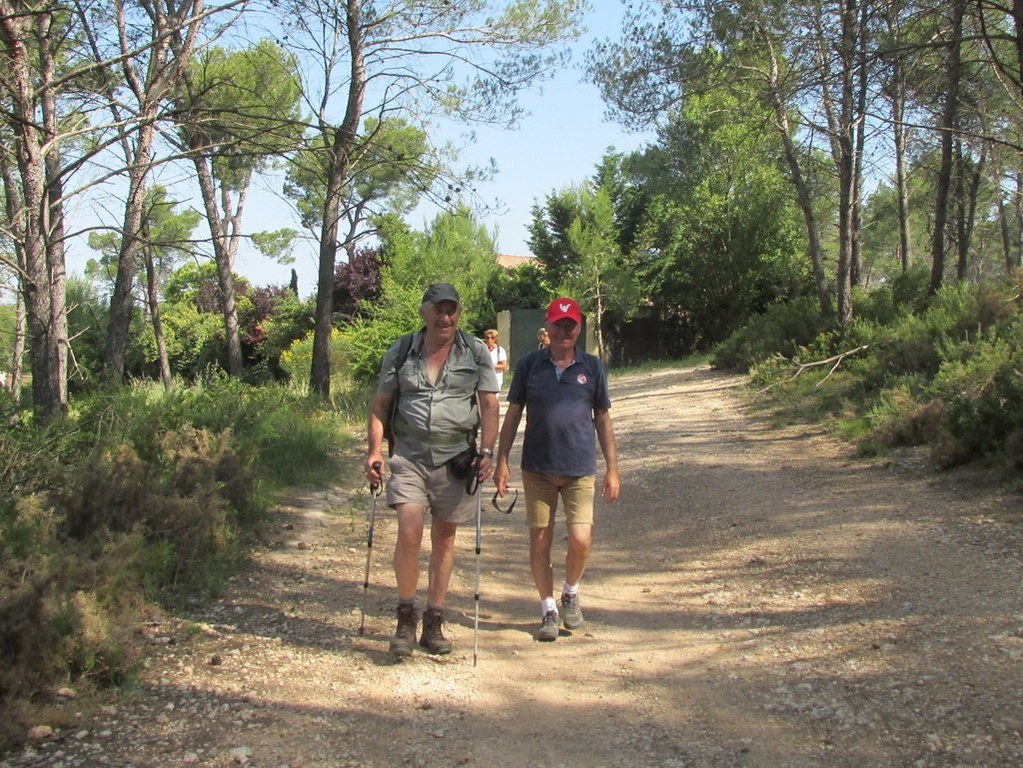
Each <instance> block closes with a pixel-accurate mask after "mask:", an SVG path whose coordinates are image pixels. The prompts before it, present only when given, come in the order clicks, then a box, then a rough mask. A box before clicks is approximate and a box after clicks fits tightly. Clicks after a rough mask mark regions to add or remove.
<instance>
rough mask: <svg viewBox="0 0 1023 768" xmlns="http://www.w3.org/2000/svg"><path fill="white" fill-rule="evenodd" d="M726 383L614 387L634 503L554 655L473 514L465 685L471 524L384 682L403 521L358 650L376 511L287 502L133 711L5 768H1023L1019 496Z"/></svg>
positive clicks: (518, 557) (506, 537) (163, 629)
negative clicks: (444, 607) (858, 439)
mask: <svg viewBox="0 0 1023 768" xmlns="http://www.w3.org/2000/svg"><path fill="white" fill-rule="evenodd" d="M741 386H742V380H741V379H739V378H736V377H732V376H727V375H724V374H721V373H718V372H715V371H713V370H710V369H708V368H706V367H697V368H680V369H675V370H664V371H658V372H654V373H637V374H631V375H628V376H621V377H616V378H614V379H613V380H612V397H613V400H614V408H613V411H612V413H613V417H614V421H615V427H616V431H617V434H618V441H619V453H620V455H621V462H622V475H623V495H622V498H621V499H620V500H619V502H618V503H617V504H614V505H610V506H608V505H598V513H597V514H598V518H597V519H598V522H597V528H596V544H595V550H594V554H593V557H592V560H591V565H590V568H589V570H588V572H587V574H586V578H585V579H584V582H583V593H582V600H583V608H584V611H585V613H586V618H587V622H586V624H585V625H584V626H583V627H582V628H580V629H578V630H575V631H574V632H572V633H571V634H569V633H567V632H564V631H563V633H562V636H561V637H560V638H559V639H558V641H557V642H554V643H545V644H541V643H536V642H534V641H533V639H532V634H533V631H534V630H535V628H536V626H537V622H538V618H539V606H538V602H537V598H536V595H535V593H534V590H533V587H532V583H531V580H530V577H529V571H528V563H527V559H528V558H527V546H526V533H525V528H524V524H523V520H522V516H521V509H517V510H516V512H515V514H514V515H513V516H511V517H506V516H504V515H501V514H499V513H497V512H495V511H493V510H492V509H491V508H490V506H489V495H490V493H489V492H488V493H486V494H485V496H484V498H485V502H484V503H485V507H484V508H485V510H486V511H485V516H484V526H483V556H482V585H481V614H480V625H479V634H478V657H477V663H476V665H474V664H473V648H474V642H473V640H474V631H473V623H474V600H473V595H474V574H475V570H474V566H475V556H474V552H473V549H474V544H475V541H474V532H473V530H472V529H471V527H470V528H466V529H465V530H464V531H463V532H462V533H460V538H459V551H458V563H457V566H456V574H455V577H454V579H453V584H452V590H451V593H450V595H449V601H448V613H449V616H448V618H449V627H448V632H447V633H448V636H449V637H450V638H451V639H453V641H454V642H455V645H456V650H455V652H454V653H453V654H452V655H450V656H447V657H442V658H440V659H433V658H430V657H428V656H425V655H422V654H417V655H416V656H415V657H414V658H412V659H411V660H408V661H406V662H402V663H395V662H393V661H392V660H391V659H390V658H389V657H388V656H387V654H386V647H387V638H388V636H389V635H390V633H391V632H392V631H393V619H392V616H393V607H394V600H395V598H394V588H393V575H392V574H391V572H390V554H391V550H392V548H393V543H394V533H395V527H394V519H393V514H392V513H390V510H387V509H386V508H384V507H383V505H382V504H381V505H380V507H378V510H377V512H378V514H377V523H376V530H375V537H374V548H373V563H372V572H371V577H370V584H371V586H370V589H369V591H368V600H367V611H366V631H365V634H364V635H363V636H361V637H360V636H359V635H358V628H359V623H360V606H361V604H362V601H363V597H364V592H363V575H364V569H365V564H366V552H367V548H366V515H367V511H368V509H369V497H368V495H367V489H365V488H355V489H349V488H343V487H338V488H330V489H320V490H316V491H310V492H308V493H298V492H296V493H295V494H294V495H293V496H292V497H291V498H290V499H289V500H288V503H287V504H285V505H283V506H282V508H281V509H280V511H279V513H278V518H277V519H276V520H275V523H274V540H275V543H274V546H272V547H270V548H268V549H267V550H265V551H263V552H260V553H259V554H258V555H257V557H256V560H255V563H254V567H253V568H252V569H251V571H250V572H248V573H246V574H245V575H244V576H242V577H240V578H238V579H236V580H235V582H234V583H233V584H232V588H231V589H230V591H229V593H228V594H227V595H226V596H225V597H224V599H223V600H222V601H220V602H219V603H218V604H216V605H215V606H212V607H211V608H210V609H208V610H206V611H204V612H202V613H201V614H200V615H197V616H194V617H190V618H189V619H188V620H177V619H175V620H167V621H165V622H162V623H159V624H154V625H153V626H151V627H148V628H147V638H148V642H149V643H150V647H151V649H152V651H151V653H150V654H149V656H148V661H147V669H146V672H145V677H144V684H143V685H142V686H141V687H140V688H139V689H137V690H135V691H134V692H133V693H131V694H130V695H128V696H125V697H122V698H121V699H119V700H117V701H112V702H111V703H110V704H109V705H108V706H106V707H104V708H103V709H102V710H100V711H98V712H96V713H90V714H82V715H81V716H80V717H78V718H77V721H76V722H75V724H74V725H73V727H70V728H68V729H65V730H63V731H59V732H58V733H56V734H55V735H54V736H53V737H52V738H50V739H48V740H44V741H41V742H40V743H38V744H36V745H34V746H33V747H32V748H30V749H27V750H25V751H23V752H20V753H18V754H15V755H10V756H8V757H7V758H6V759H3V760H2V761H0V766H3V768H14V767H15V766H24V765H41V766H55V767H56V766H62V767H63V766H67V767H70V766H93V765H106V766H135V767H136V768H142V767H144V766H145V767H148V766H152V767H153V768H156V767H157V766H159V767H161V768H163V767H164V766H197V765H198V766H231V765H249V766H275V767H277V768H282V767H284V766H288V767H290V768H299V767H306V766H317V767H319V766H324V767H326V766H331V767H332V768H342V767H347V766H365V767H369V766H424V767H425V766H430V767H432V766H463V765H465V766H498V765H500V766H502V768H526V766H532V767H538V768H554V767H555V766H565V767H566V768H576V767H578V768H595V767H600V766H608V767H609V768H610V767H611V766H614V767H615V768H633V767H635V768H640V767H643V768H647V767H649V766H663V767H665V768H682V767H683V766H685V767H689V766H692V767H700V768H704V767H705V768H711V767H712V766H713V767H714V768H722V767H724V768H727V767H729V766H771V767H780V766H850V767H853V766H855V768H864V767H866V766H878V767H880V766H1017V765H1021V764H1023V697H1021V695H1020V694H1021V691H1023V589H1021V587H1023V561H1021V552H1023V548H1021V544H1023V532H1021V520H1023V504H1021V500H1020V498H1019V497H1018V496H1015V495H1012V494H1010V493H1008V492H1006V491H1004V490H1001V489H998V488H995V487H992V486H989V485H986V484H983V483H973V482H971V480H970V476H969V475H968V474H965V473H959V474H946V475H935V474H933V473H931V472H929V471H928V470H927V469H926V467H925V466H923V462H920V461H915V460H914V457H913V456H912V455H907V456H906V457H903V458H902V459H898V460H891V461H887V462H884V463H868V462H864V461H861V460H857V459H854V458H853V457H852V456H851V453H850V449H849V448H848V446H845V445H842V444H840V443H838V442H837V441H835V440H834V439H833V438H831V437H828V436H826V435H825V434H824V433H823V432H821V431H820V430H817V429H808V428H804V427H788V428H774V427H772V426H770V425H769V424H768V423H767V422H766V421H765V420H763V419H761V418H760V417H757V416H755V415H751V414H749V413H747V412H746V411H745V409H744V408H743V407H742V400H741ZM515 479H516V476H515V475H514V474H513V481H514V480H515ZM520 507H521V504H520ZM427 546H428V544H427ZM563 553H564V549H563V543H562V544H561V546H560V547H559V546H557V545H556V548H555V555H556V558H557V559H560V558H561V557H563ZM424 557H425V554H424ZM562 572H563V571H562V568H561V566H560V564H558V563H557V562H556V568H555V576H556V579H559V580H560V577H561V575H562ZM65 706H66V707H67V708H68V710H69V713H71V714H70V715H69V717H70V719H72V720H75V717H74V715H73V711H74V709H75V707H76V702H75V700H74V699H70V700H68V702H67V704H66V705H65Z"/></svg>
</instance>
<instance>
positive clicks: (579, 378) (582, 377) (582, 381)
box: [575, 373, 589, 384]
mask: <svg viewBox="0 0 1023 768" xmlns="http://www.w3.org/2000/svg"><path fill="white" fill-rule="evenodd" d="M575 380H576V383H577V384H585V383H586V382H587V381H589V379H587V378H586V374H585V373H580V374H579V375H578V376H576V377H575Z"/></svg>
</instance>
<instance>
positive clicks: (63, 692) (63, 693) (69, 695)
mask: <svg viewBox="0 0 1023 768" xmlns="http://www.w3.org/2000/svg"><path fill="white" fill-rule="evenodd" d="M77 695H78V694H77V693H75V692H74V690H73V689H72V688H58V689H57V698H60V699H73V698H75V697H76V696H77Z"/></svg>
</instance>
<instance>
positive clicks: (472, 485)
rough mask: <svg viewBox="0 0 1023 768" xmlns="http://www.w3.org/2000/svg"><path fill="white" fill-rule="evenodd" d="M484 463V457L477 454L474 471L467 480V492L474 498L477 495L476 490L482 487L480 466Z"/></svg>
mask: <svg viewBox="0 0 1023 768" xmlns="http://www.w3.org/2000/svg"><path fill="white" fill-rule="evenodd" d="M482 463H483V455H482V454H479V453H478V454H476V458H474V459H473V460H472V471H471V472H469V476H468V477H467V478H465V492H466V493H467V494H468V495H469V496H472V495H473V494H474V493H476V489H477V488H479V486H480V464H482Z"/></svg>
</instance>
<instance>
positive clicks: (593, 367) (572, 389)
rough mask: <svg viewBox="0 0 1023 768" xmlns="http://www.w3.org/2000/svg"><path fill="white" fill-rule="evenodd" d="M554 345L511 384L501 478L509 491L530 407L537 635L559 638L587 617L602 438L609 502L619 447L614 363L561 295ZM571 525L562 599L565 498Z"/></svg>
mask: <svg viewBox="0 0 1023 768" xmlns="http://www.w3.org/2000/svg"><path fill="white" fill-rule="evenodd" d="M546 328H547V332H548V333H549V334H550V346H548V347H546V348H542V349H538V350H535V351H533V352H530V353H528V354H527V355H525V356H524V357H523V358H522V359H521V360H520V361H519V362H518V364H517V365H516V366H515V373H514V374H513V376H512V382H511V387H510V389H509V390H508V410H507V412H506V414H505V417H504V425H503V426H502V427H501V436H500V442H499V444H498V451H497V467H496V469H495V473H494V483H495V484H496V486H497V493H498V495H500V496H504V495H505V493H506V492H507V490H508V476H509V468H508V454H509V453H510V452H511V448H512V444H513V443H514V442H515V434H516V432H517V431H518V427H519V421H520V420H521V418H522V413H523V411H524V410H528V412H529V416H528V418H527V419H526V433H525V436H524V438H523V443H522V485H523V488H524V490H525V496H526V518H527V521H528V523H529V565H530V570H531V571H532V573H533V582H534V583H535V584H536V588H537V591H538V592H539V593H540V616H541V619H540V629H539V630H538V631H537V633H536V639H537V640H540V641H547V642H549V641H551V640H556V639H557V638H558V635H559V634H560V624H561V623H562V622H564V626H565V628H566V629H576V628H577V627H579V626H581V625H582V623H583V614H582V610H581V608H580V606H579V582H580V580H581V579H582V576H583V571H585V570H586V561H587V560H588V559H589V556H590V549H591V547H592V544H593V498H594V493H595V491H596V475H597V447H596V444H597V442H599V443H600V450H601V452H602V453H603V455H604V485H603V487H602V489H601V493H602V495H603V496H604V498H605V499H607V501H608V502H614V501H615V500H616V499H617V498H618V492H619V486H620V483H619V477H618V454H617V448H616V444H615V435H614V429H613V428H612V426H611V414H610V408H611V400H610V397H609V396H608V387H607V369H606V368H605V366H604V364H603V363H602V362H601V361H600V360H599V359H598V358H596V357H595V356H593V355H590V354H586V353H585V352H582V351H580V350H579V349H577V348H576V342H577V340H578V339H579V332H580V330H581V329H582V313H581V312H580V311H579V304H578V303H577V302H576V301H575V300H574V299H570V298H566V297H562V298H557V299H555V300H554V301H552V302H551V305H550V307H548V308H547V322H546ZM559 497H560V498H561V501H562V504H563V506H564V514H565V523H566V524H567V526H568V551H567V552H566V553H565V583H564V585H563V586H562V590H561V601H560V606H559V604H558V602H557V601H555V599H554V569H553V566H552V565H551V543H552V541H553V538H554V513H555V510H556V509H557V506H558V498H559Z"/></svg>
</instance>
